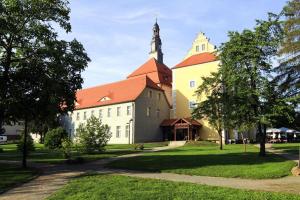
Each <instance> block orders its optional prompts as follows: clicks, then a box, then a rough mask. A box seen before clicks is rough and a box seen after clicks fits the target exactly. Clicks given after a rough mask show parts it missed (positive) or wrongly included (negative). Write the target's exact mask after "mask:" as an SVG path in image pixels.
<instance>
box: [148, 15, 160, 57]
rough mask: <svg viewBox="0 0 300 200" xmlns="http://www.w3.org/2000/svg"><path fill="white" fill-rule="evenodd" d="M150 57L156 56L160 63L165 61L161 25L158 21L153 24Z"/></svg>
mask: <svg viewBox="0 0 300 200" xmlns="http://www.w3.org/2000/svg"><path fill="white" fill-rule="evenodd" d="M149 55H150V58H155V59H156V60H157V61H158V62H159V63H163V53H162V50H161V40H160V36H159V26H158V24H157V21H156V22H155V24H154V26H153V36H152V40H151V51H150V53H149Z"/></svg>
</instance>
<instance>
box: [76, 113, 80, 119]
mask: <svg viewBox="0 0 300 200" xmlns="http://www.w3.org/2000/svg"><path fill="white" fill-rule="evenodd" d="M76 120H80V113H79V112H78V113H77V115H76Z"/></svg>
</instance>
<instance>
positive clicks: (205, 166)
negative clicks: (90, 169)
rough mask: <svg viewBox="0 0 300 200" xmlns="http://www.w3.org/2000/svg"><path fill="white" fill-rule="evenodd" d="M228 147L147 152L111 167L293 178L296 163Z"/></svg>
mask: <svg viewBox="0 0 300 200" xmlns="http://www.w3.org/2000/svg"><path fill="white" fill-rule="evenodd" d="M247 146H248V147H247V149H248V151H247V153H244V147H243V145H226V146H225V147H224V150H219V149H218V146H217V145H216V144H213V143H209V142H199V143H195V144H188V145H185V146H183V147H180V148H176V149H171V150H166V151H161V152H155V153H146V154H144V155H143V156H139V157H134V158H127V159H122V160H117V161H115V162H112V163H109V164H108V165H107V166H108V167H113V168H121V169H132V170H146V171H158V172H171V173H178V174H188V175H203V176H216V177H240V178H248V179H266V178H279V177H283V176H287V175H290V174H291V173H290V171H291V169H292V167H294V166H295V163H294V162H292V161H287V160H285V159H284V158H281V157H279V156H277V155H274V154H268V155H267V156H266V157H259V156H258V151H259V149H258V148H257V147H255V146H253V145H247Z"/></svg>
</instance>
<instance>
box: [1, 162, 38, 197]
mask: <svg viewBox="0 0 300 200" xmlns="http://www.w3.org/2000/svg"><path fill="white" fill-rule="evenodd" d="M0 172H1V173H0V180H1V181H0V193H1V192H3V191H5V190H6V189H8V188H10V187H12V186H14V185H16V184H20V183H23V182H26V181H28V180H30V179H32V178H33V177H34V176H36V175H37V171H36V170H34V169H21V168H20V167H19V166H16V165H8V164H3V163H1V164H0Z"/></svg>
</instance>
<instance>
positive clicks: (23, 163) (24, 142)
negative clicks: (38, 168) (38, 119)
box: [22, 117, 28, 168]
mask: <svg viewBox="0 0 300 200" xmlns="http://www.w3.org/2000/svg"><path fill="white" fill-rule="evenodd" d="M27 124H28V121H27V117H25V127H24V141H23V157H22V167H23V168H26V167H27V134H28V133H27V131H28V128H27Z"/></svg>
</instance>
